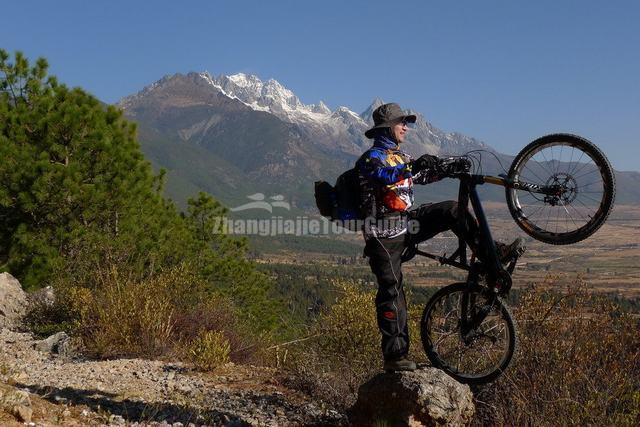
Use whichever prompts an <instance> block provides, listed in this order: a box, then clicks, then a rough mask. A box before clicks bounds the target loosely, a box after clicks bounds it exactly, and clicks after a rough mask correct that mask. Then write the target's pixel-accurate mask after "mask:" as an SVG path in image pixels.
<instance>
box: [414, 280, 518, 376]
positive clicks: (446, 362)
mask: <svg viewBox="0 0 640 427" xmlns="http://www.w3.org/2000/svg"><path fill="white" fill-rule="evenodd" d="M465 292H469V295H473V296H475V297H476V301H480V303H482V302H484V303H485V304H486V302H487V300H488V299H489V298H494V300H493V301H494V302H493V305H491V307H492V308H491V312H490V315H487V317H486V318H485V319H484V320H483V321H482V323H481V324H480V328H478V329H481V328H488V329H487V330H486V333H484V334H483V335H486V338H487V340H482V341H481V340H480V339H477V340H475V339H474V340H473V341H472V342H471V343H470V344H469V343H467V342H465V340H464V339H463V337H462V332H461V328H460V325H461V307H460V304H461V303H462V295H463V294H464V293H465ZM478 298H479V299H478ZM448 304H449V305H448ZM475 306H476V307H482V305H478V304H475ZM443 321H444V324H443V323H442V322H443ZM447 322H449V324H447ZM491 325H494V326H491ZM499 326H500V327H501V330H500V329H496V328H498V327H499ZM449 328H453V330H451V331H450V330H448V329H449ZM492 330H495V332H494V334H495V338H496V340H498V339H499V340H500V342H499V343H498V344H497V345H493V344H490V345H489V346H486V345H484V346H483V345H482V344H483V343H486V342H487V341H491V338H490V337H489V336H488V332H491V331H492ZM420 335H421V338H422V345H423V347H424V350H425V353H426V354H427V357H428V358H429V360H430V361H431V364H432V365H433V366H434V367H436V368H439V369H442V370H443V371H444V372H445V373H447V374H448V375H449V376H451V377H453V378H454V379H455V380H457V381H459V382H461V383H463V384H485V383H489V382H491V381H494V380H495V379H496V378H498V376H500V375H501V374H502V373H503V372H504V371H505V370H506V369H507V367H508V366H509V364H510V363H511V361H512V359H513V357H514V355H515V353H516V349H517V347H518V338H517V328H516V324H515V322H514V320H513V316H512V315H511V312H510V311H509V308H508V307H507V306H506V304H505V303H504V301H503V300H502V299H501V298H499V297H498V296H496V295H492V294H491V292H490V291H489V290H488V289H487V288H483V287H481V286H478V285H475V286H472V287H471V288H469V287H468V285H467V284H466V283H454V284H451V285H449V286H446V287H444V288H442V289H440V290H439V291H438V292H436V293H435V294H434V295H433V297H431V299H430V300H429V302H428V303H427V305H426V306H425V308H424V311H423V314H422V318H421V321H420ZM439 337H440V339H439ZM445 339H446V342H445V341H444V340H445ZM452 346H453V347H454V348H455V347H459V349H460V351H459V356H458V357H457V358H456V354H452V352H451V351H450V347H452ZM489 350H490V352H489ZM462 357H465V360H464V361H463V360H462ZM455 360H457V365H456V366H453V365H454V364H455V363H454V361H455Z"/></svg>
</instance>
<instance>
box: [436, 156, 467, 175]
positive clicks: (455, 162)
mask: <svg viewBox="0 0 640 427" xmlns="http://www.w3.org/2000/svg"><path fill="white" fill-rule="evenodd" d="M438 166H439V168H440V169H441V173H442V174H443V175H455V174H458V173H464V172H469V170H470V169H471V162H470V161H469V159H467V158H466V157H451V158H447V159H442V161H441V162H440V164H439V165H438Z"/></svg>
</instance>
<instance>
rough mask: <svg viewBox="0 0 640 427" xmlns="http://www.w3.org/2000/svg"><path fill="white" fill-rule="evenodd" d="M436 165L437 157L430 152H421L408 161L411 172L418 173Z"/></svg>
mask: <svg viewBox="0 0 640 427" xmlns="http://www.w3.org/2000/svg"><path fill="white" fill-rule="evenodd" d="M436 166H438V158H437V157H436V156H432V155H431V154H423V155H422V156H420V157H418V158H417V159H415V160H412V161H411V162H409V167H411V173H414V174H416V173H418V172H421V171H423V170H429V169H435V167H436Z"/></svg>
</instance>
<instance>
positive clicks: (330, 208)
mask: <svg viewBox="0 0 640 427" xmlns="http://www.w3.org/2000/svg"><path fill="white" fill-rule="evenodd" d="M362 196H363V194H362V179H361V177H360V173H359V172H358V169H357V168H352V169H349V170H348V171H346V172H344V173H343V174H342V175H340V176H339V177H338V179H337V180H336V184H335V185H333V186H332V185H331V184H329V183H328V182H326V181H316V182H315V198H316V206H317V207H318V210H319V211H320V215H322V216H324V217H327V218H329V219H331V220H332V221H337V222H340V224H341V225H342V226H343V227H345V228H348V229H350V230H352V231H357V229H358V227H357V224H356V222H357V221H356V220H363V219H364V218H365V212H364V209H363V208H362V199H363V197H362Z"/></svg>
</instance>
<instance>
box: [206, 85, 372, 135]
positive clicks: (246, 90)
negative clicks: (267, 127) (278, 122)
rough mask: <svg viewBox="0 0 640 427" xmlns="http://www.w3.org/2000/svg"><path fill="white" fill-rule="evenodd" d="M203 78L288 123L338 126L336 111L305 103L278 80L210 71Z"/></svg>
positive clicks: (249, 104) (242, 100)
mask: <svg viewBox="0 0 640 427" xmlns="http://www.w3.org/2000/svg"><path fill="white" fill-rule="evenodd" d="M200 76H201V77H202V78H203V79H205V80H207V81H208V82H209V83H210V84H211V85H213V86H214V87H216V88H218V89H220V90H221V91H222V92H224V93H225V94H226V95H227V96H229V97H232V98H236V99H238V100H240V101H241V102H243V103H244V104H245V105H247V106H249V107H251V108H253V109H254V110H257V111H267V112H269V113H271V114H274V115H275V116H277V117H279V118H280V119H282V120H285V121H287V122H290V123H299V124H311V125H313V124H315V125H322V126H326V125H336V123H333V122H334V120H333V119H334V117H333V115H334V113H335V112H332V111H331V110H330V109H329V107H327V106H326V105H325V104H324V103H323V102H322V101H320V102H319V103H318V104H310V105H307V104H304V103H303V102H301V101H300V99H299V98H298V97H297V96H296V95H295V94H294V93H293V92H292V91H291V90H290V89H287V88H286V87H284V86H283V85H282V84H280V83H279V82H278V81H277V80H274V79H269V80H267V81H266V82H265V81H262V80H261V79H260V78H259V77H257V76H255V75H251V74H245V73H238V74H233V75H230V76H226V75H220V76H219V77H213V76H211V75H210V74H209V73H208V72H204V73H201V74H200ZM345 109H346V110H348V109H347V108H346V107H340V108H339V110H340V113H339V114H340V115H342V111H343V110H345ZM336 111H338V110H336ZM349 112H350V113H351V114H352V115H353V116H354V119H359V122H361V124H362V125H363V126H364V125H365V123H364V121H363V120H361V119H360V117H359V116H358V115H357V114H356V113H354V112H352V111H350V110H349ZM338 125H339V124H338Z"/></svg>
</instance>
